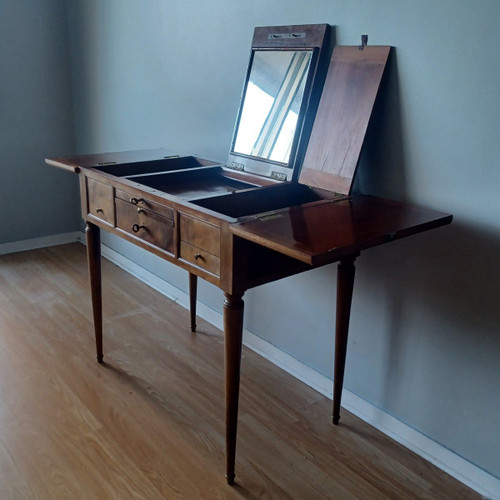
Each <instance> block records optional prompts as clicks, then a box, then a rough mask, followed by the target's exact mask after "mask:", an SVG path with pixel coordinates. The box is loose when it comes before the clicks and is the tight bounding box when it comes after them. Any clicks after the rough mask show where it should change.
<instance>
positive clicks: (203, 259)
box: [180, 241, 220, 276]
mask: <svg viewBox="0 0 500 500" xmlns="http://www.w3.org/2000/svg"><path fill="white" fill-rule="evenodd" d="M180 258H181V259H184V260H187V261H188V262H190V263H191V264H194V265H195V266H197V267H199V268H201V269H204V270H205V271H208V272H209V273H212V274H215V275H216V276H219V274H220V259H219V258H218V257H215V256H214V255H212V254H211V253H208V252H206V251H205V250H202V249H201V248H198V247H194V246H193V245H190V244H189V243H186V242H184V241H181V252H180Z"/></svg>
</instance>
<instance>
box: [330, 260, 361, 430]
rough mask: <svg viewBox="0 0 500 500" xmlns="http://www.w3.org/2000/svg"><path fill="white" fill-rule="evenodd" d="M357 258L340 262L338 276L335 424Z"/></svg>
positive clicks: (334, 387)
mask: <svg viewBox="0 0 500 500" xmlns="http://www.w3.org/2000/svg"><path fill="white" fill-rule="evenodd" d="M355 260H356V256H354V257H347V258H345V259H343V260H341V261H340V264H339V265H338V274H337V320H336V324H335V367H334V376H333V423H334V424H335V425H337V424H338V423H339V419H340V401H341V398H342V386H343V384H344V370H345V358H346V353H347V336H348V333H349V318H350V314H351V302H352V292H353V287H354V273H355V267H354V261H355Z"/></svg>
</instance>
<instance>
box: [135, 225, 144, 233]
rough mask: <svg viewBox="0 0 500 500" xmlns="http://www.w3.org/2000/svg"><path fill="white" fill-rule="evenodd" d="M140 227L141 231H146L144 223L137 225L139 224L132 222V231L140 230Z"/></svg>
mask: <svg viewBox="0 0 500 500" xmlns="http://www.w3.org/2000/svg"><path fill="white" fill-rule="evenodd" d="M141 229H142V230H143V231H146V226H145V225H144V224H142V225H140V226H139V224H134V225H133V226H132V231H134V233H138V232H139V230H141Z"/></svg>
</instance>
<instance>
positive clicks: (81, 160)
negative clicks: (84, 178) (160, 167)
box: [45, 148, 169, 172]
mask: <svg viewBox="0 0 500 500" xmlns="http://www.w3.org/2000/svg"><path fill="white" fill-rule="evenodd" d="M168 155H169V152H168V150H166V149H161V148H160V149H145V150H138V151H120V152H116V153H99V154H92V155H80V156H66V157H61V158H46V159H45V162H46V163H47V164H48V165H52V166H54V167H59V168H62V169H64V170H69V171H72V172H79V171H80V168H81V167H96V166H99V165H113V164H115V163H132V162H136V161H149V160H157V159H161V158H165V157H167V156H168Z"/></svg>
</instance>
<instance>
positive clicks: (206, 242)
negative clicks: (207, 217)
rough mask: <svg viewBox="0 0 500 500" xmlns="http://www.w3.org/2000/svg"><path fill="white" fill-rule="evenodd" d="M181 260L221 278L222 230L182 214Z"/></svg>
mask: <svg viewBox="0 0 500 500" xmlns="http://www.w3.org/2000/svg"><path fill="white" fill-rule="evenodd" d="M179 250H180V258H181V259H183V260H185V261H187V262H189V263H191V264H194V265H195V266H197V267H199V268H201V269H203V270H205V271H208V272H209V273H211V274H214V275H216V276H219V274H220V258H219V257H220V228H219V227H217V226H215V225H213V224H209V223H208V222H205V221H203V220H201V219H197V218H195V217H190V216H188V215H186V214H180V249H179Z"/></svg>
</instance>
